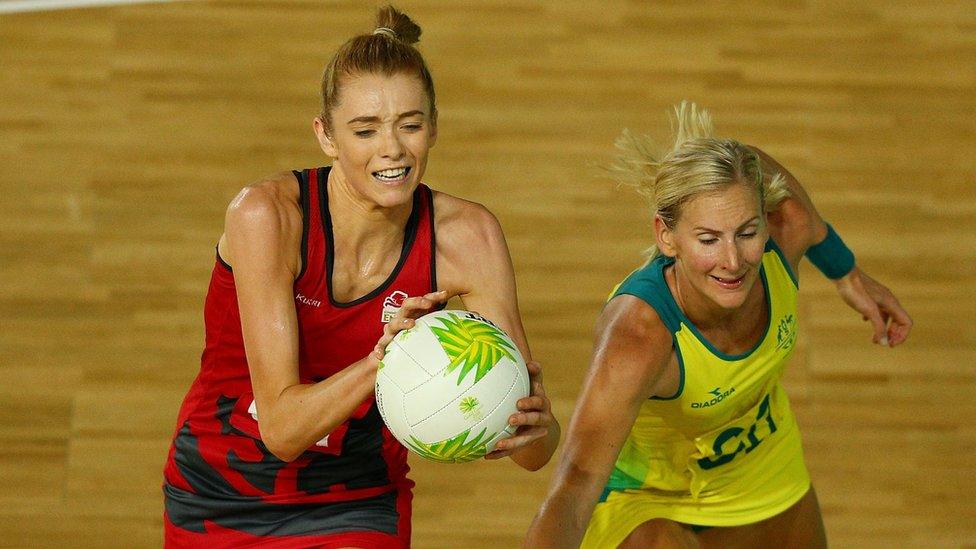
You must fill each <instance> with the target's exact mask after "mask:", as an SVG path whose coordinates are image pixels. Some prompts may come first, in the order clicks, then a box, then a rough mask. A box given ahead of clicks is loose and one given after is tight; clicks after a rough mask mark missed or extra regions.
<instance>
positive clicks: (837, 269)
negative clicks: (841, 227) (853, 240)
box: [805, 223, 854, 280]
mask: <svg viewBox="0 0 976 549" xmlns="http://www.w3.org/2000/svg"><path fill="white" fill-rule="evenodd" d="M825 225H826V228H827V234H826V236H825V237H824V239H823V240H821V241H820V242H819V243H817V244H815V245H813V246H810V247H809V248H808V249H807V251H806V254H805V255H806V257H807V259H809V260H810V263H812V264H813V266H814V267H816V268H817V269H818V270H819V271H820V272H821V273H823V274H824V276H826V277H827V278H829V279H831V280H838V279H840V278H843V277H844V276H846V275H847V274H849V273H850V272H851V271H852V270H853V269H854V253H853V252H851V250H850V248H848V247H847V245H846V244H844V241H843V240H842V239H841V238H840V235H838V234H837V232H836V231H834V228H833V227H831V226H830V224H829V223H825Z"/></svg>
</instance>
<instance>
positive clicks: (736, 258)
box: [723, 240, 742, 273]
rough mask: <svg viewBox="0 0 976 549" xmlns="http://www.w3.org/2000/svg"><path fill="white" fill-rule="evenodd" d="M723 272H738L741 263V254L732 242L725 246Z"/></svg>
mask: <svg viewBox="0 0 976 549" xmlns="http://www.w3.org/2000/svg"><path fill="white" fill-rule="evenodd" d="M723 259H724V260H725V270H726V271H728V272H730V273H738V272H739V264H740V263H741V262H742V253H741V252H740V250H739V245H738V243H737V242H735V241H734V240H733V241H732V242H730V243H728V244H726V245H725V257H724V258H723Z"/></svg>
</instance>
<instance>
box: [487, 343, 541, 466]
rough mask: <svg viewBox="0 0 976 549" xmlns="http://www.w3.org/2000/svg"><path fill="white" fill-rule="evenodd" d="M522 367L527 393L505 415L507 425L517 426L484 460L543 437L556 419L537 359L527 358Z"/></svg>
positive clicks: (506, 453) (501, 456)
mask: <svg viewBox="0 0 976 549" xmlns="http://www.w3.org/2000/svg"><path fill="white" fill-rule="evenodd" d="M525 367H526V369H528V371H529V387H530V391H529V396H527V397H525V398H522V399H519V401H518V403H517V407H518V410H519V411H518V412H516V413H514V414H512V415H511V416H510V417H509V418H508V423H509V425H512V426H515V427H518V429H517V430H516V431H515V434H514V435H512V436H511V437H509V438H506V439H504V440H501V441H499V442H498V444H496V445H495V450H494V451H492V452H491V453H489V454H488V455H486V456H485V459H499V458H503V457H506V456H510V455H512V454H513V453H517V452H519V451H520V450H522V449H524V448H525V447H526V446H528V445H530V444H532V443H534V442H536V441H538V440H541V439H544V438H545V437H546V435H548V434H549V426H550V425H552V424H553V422H554V421H555V420H554V419H553V417H552V406H551V404H550V402H549V398H548V397H547V396H546V389H545V387H543V385H542V366H541V365H540V364H539V363H538V362H535V361H530V362H528V363H526V365H525Z"/></svg>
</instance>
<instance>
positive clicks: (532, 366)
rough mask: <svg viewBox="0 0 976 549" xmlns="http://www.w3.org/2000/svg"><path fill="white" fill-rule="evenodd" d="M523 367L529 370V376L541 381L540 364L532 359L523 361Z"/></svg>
mask: <svg viewBox="0 0 976 549" xmlns="http://www.w3.org/2000/svg"><path fill="white" fill-rule="evenodd" d="M525 369H526V370H528V371H529V377H530V378H532V379H538V380H539V381H542V365H541V364H539V363H538V362H536V361H534V360H530V361H528V362H526V363H525Z"/></svg>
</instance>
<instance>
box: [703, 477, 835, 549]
mask: <svg viewBox="0 0 976 549" xmlns="http://www.w3.org/2000/svg"><path fill="white" fill-rule="evenodd" d="M697 537H698V540H699V542H700V543H701V546H702V547H716V548H719V547H721V548H723V549H734V548H738V547H742V548H764V547H769V548H780V547H790V548H797V549H826V547H827V536H826V534H825V531H824V526H823V519H822V517H821V516H820V504H819V503H818V502H817V494H816V492H815V491H814V490H813V487H812V486H811V487H810V490H808V491H807V493H806V494H805V495H804V496H803V497H802V498H800V500H799V501H797V502H796V503H794V504H793V505H792V506H791V507H790V508H789V509H787V510H786V511H783V512H782V513H780V514H778V515H776V516H774V517H770V518H768V519H766V520H763V521H760V522H757V523H755V524H747V525H744V526H736V527H733V528H709V529H708V530H704V531H702V532H699V533H698V534H697Z"/></svg>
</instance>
